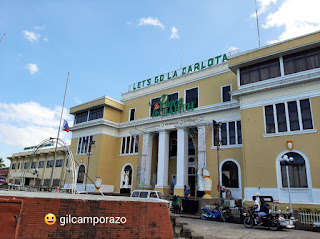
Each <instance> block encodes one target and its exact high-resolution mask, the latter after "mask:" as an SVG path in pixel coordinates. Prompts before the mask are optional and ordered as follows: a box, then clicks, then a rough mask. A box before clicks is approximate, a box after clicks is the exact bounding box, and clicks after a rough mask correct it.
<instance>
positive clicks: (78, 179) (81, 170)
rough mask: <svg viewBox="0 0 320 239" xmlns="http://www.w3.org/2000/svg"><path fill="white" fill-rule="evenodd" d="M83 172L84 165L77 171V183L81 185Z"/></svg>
mask: <svg viewBox="0 0 320 239" xmlns="http://www.w3.org/2000/svg"><path fill="white" fill-rule="evenodd" d="M85 172H86V167H85V166H84V165H80V166H79V169H78V177H77V183H83V182H84V175H85Z"/></svg>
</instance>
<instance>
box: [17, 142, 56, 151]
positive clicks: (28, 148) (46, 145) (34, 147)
mask: <svg viewBox="0 0 320 239" xmlns="http://www.w3.org/2000/svg"><path fill="white" fill-rule="evenodd" d="M50 146H53V143H50V144H45V145H41V146H40V148H43V147H50ZM37 147H38V146H30V147H26V148H23V150H32V149H36V148H37Z"/></svg>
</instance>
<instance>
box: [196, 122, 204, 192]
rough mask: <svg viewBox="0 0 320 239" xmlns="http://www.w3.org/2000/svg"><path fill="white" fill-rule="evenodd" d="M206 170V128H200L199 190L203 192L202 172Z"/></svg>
mask: <svg viewBox="0 0 320 239" xmlns="http://www.w3.org/2000/svg"><path fill="white" fill-rule="evenodd" d="M205 168H206V126H205V125H200V126H198V190H199V191H203V186H202V175H201V174H202V170H203V169H205Z"/></svg>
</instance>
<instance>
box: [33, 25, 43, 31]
mask: <svg viewBox="0 0 320 239" xmlns="http://www.w3.org/2000/svg"><path fill="white" fill-rule="evenodd" d="M45 28H46V27H45V26H35V27H34V29H35V30H38V31H41V30H44V29H45Z"/></svg>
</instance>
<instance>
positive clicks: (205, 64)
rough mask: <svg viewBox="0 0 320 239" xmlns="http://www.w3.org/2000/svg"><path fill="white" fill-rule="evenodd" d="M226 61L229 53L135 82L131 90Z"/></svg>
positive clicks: (130, 87)
mask: <svg viewBox="0 0 320 239" xmlns="http://www.w3.org/2000/svg"><path fill="white" fill-rule="evenodd" d="M225 61H228V57H227V54H223V55H219V56H216V57H212V58H210V59H208V60H205V61H202V62H197V63H194V64H192V65H189V66H186V67H183V68H181V69H178V70H174V71H171V72H168V73H165V74H162V75H159V76H156V77H153V78H149V79H146V80H143V81H139V82H137V83H134V84H132V85H130V86H129V91H133V90H137V89H141V88H145V87H147V86H149V85H153V84H157V83H160V82H163V81H166V80H170V79H173V78H176V77H178V76H183V75H187V74H190V73H192V72H195V71H200V70H203V69H205V68H209V67H212V66H215V65H218V64H221V63H223V62H225Z"/></svg>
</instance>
